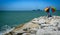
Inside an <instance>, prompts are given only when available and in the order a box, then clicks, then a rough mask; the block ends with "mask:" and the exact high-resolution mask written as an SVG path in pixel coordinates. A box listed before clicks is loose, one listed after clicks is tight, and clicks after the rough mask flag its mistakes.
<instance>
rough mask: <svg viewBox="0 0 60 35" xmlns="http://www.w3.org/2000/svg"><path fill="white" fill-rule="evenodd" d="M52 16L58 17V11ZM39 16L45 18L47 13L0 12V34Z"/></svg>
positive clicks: (59, 11) (59, 14)
mask: <svg viewBox="0 0 60 35" xmlns="http://www.w3.org/2000/svg"><path fill="white" fill-rule="evenodd" d="M53 15H55V16H60V10H57V11H56V12H54V13H52V16H53ZM40 16H47V13H46V12H45V11H0V34H1V33H2V32H3V31H6V30H7V29H11V28H12V27H15V26H18V25H20V24H25V23H27V22H29V21H31V20H32V19H34V18H37V17H40Z"/></svg>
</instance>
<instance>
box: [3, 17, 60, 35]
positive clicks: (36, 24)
mask: <svg viewBox="0 0 60 35" xmlns="http://www.w3.org/2000/svg"><path fill="white" fill-rule="evenodd" d="M4 35H60V16H52V17H49V18H48V17H47V16H42V17H38V18H34V19H33V20H31V21H30V22H27V23H25V24H22V25H19V26H17V27H15V28H14V29H13V30H11V31H10V32H8V33H5V34H4Z"/></svg>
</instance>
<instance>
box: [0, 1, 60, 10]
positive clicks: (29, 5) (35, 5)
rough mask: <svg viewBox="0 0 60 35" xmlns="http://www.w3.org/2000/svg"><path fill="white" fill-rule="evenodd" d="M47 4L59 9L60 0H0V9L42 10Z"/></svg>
mask: <svg viewBox="0 0 60 35" xmlns="http://www.w3.org/2000/svg"><path fill="white" fill-rule="evenodd" d="M49 6H53V7H55V8H56V9H57V10H60V0H0V10H33V9H41V10H43V9H44V8H46V7H49Z"/></svg>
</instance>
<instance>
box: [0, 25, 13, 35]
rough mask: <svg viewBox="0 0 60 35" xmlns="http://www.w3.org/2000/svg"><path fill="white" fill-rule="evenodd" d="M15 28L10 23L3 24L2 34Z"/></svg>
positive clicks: (0, 33) (0, 31)
mask: <svg viewBox="0 0 60 35" xmlns="http://www.w3.org/2000/svg"><path fill="white" fill-rule="evenodd" d="M13 29H14V27H11V26H8V25H5V26H2V27H1V29H0V35H3V34H5V33H8V32H10V31H12V30H13Z"/></svg>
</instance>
